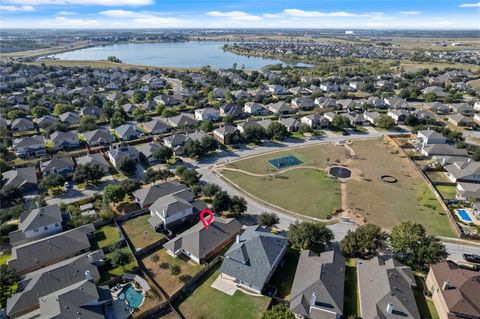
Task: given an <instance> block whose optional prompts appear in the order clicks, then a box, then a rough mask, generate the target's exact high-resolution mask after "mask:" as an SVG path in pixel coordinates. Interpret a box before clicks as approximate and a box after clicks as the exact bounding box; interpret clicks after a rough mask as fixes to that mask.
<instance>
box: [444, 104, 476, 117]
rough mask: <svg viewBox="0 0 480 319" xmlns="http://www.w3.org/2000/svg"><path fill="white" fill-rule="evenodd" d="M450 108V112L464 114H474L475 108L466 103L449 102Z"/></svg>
mask: <svg viewBox="0 0 480 319" xmlns="http://www.w3.org/2000/svg"><path fill="white" fill-rule="evenodd" d="M450 108H451V109H452V112H454V113H459V114H462V115H464V116H473V114H475V109H474V108H473V106H471V105H468V104H467V103H455V104H450Z"/></svg>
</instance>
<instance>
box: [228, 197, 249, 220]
mask: <svg viewBox="0 0 480 319" xmlns="http://www.w3.org/2000/svg"><path fill="white" fill-rule="evenodd" d="M228 210H229V211H230V212H231V213H233V214H234V215H235V216H237V217H238V216H240V215H242V214H243V213H245V211H246V210H247V201H246V200H245V198H243V197H239V196H233V197H232V199H231V200H230V205H229V207H228Z"/></svg>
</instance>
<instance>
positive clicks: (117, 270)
mask: <svg viewBox="0 0 480 319" xmlns="http://www.w3.org/2000/svg"><path fill="white" fill-rule="evenodd" d="M121 250H122V251H125V252H127V253H129V254H130V262H129V263H128V264H126V265H124V266H119V267H113V266H111V265H109V264H106V265H105V266H102V267H100V268H99V271H100V277H101V279H100V281H101V282H104V281H106V280H110V279H113V278H115V277H120V276H122V275H123V274H125V273H128V272H130V271H132V269H134V268H136V267H137V263H136V261H135V258H134V257H133V255H132V254H131V253H130V250H129V249H128V247H124V248H122V249H121ZM112 255H113V252H111V253H108V254H107V255H106V257H107V259H111V258H112Z"/></svg>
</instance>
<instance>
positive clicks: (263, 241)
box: [220, 226, 288, 288]
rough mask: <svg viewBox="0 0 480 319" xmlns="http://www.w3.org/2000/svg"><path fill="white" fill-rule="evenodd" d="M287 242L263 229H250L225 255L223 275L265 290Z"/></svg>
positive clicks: (221, 269) (252, 227) (222, 268)
mask: <svg viewBox="0 0 480 319" xmlns="http://www.w3.org/2000/svg"><path fill="white" fill-rule="evenodd" d="M287 242H288V240H287V238H285V237H282V236H279V235H275V234H272V233H271V232H270V231H268V229H264V228H262V227H260V226H250V227H247V229H246V231H245V232H244V233H243V234H242V235H240V241H239V242H235V243H234V244H233V245H232V246H231V247H230V249H229V250H228V251H227V252H226V254H225V259H224V261H223V263H222V266H221V267H220V271H221V272H222V273H225V274H227V275H230V276H232V277H235V278H237V279H238V280H241V281H242V282H245V283H248V284H250V285H252V286H254V287H258V288H262V287H263V285H264V284H265V282H266V280H267V279H268V277H269V275H270V273H271V272H272V271H273V270H274V268H275V267H276V262H277V263H278V258H279V257H280V255H281V254H282V252H284V251H285V249H286V247H287Z"/></svg>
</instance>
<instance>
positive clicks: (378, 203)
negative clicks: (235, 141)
mask: <svg viewBox="0 0 480 319" xmlns="http://www.w3.org/2000/svg"><path fill="white" fill-rule="evenodd" d="M289 155H293V156H295V157H296V158H298V159H300V160H301V161H302V162H303V163H300V164H298V165H295V166H291V167H288V168H286V169H283V170H278V169H276V168H275V167H274V166H273V165H271V164H270V163H268V161H269V160H274V159H276V158H281V157H285V156H289ZM338 164H341V165H344V166H346V167H348V168H349V169H351V170H352V172H353V174H352V177H351V178H349V179H346V180H344V181H342V182H340V181H338V180H337V179H334V178H332V177H330V176H329V175H328V174H326V173H325V169H326V168H327V167H329V166H332V165H338ZM217 171H218V172H219V173H220V174H222V175H223V177H224V178H225V179H226V180H227V181H229V182H231V183H232V184H234V185H236V186H237V187H239V188H241V189H242V190H243V191H245V192H246V193H249V194H250V195H251V196H253V197H256V198H258V199H259V200H261V201H264V202H266V203H268V204H270V205H271V206H276V207H279V208H281V209H283V210H284V211H286V212H287V213H288V212H293V213H296V214H301V215H306V216H310V217H315V218H319V219H325V218H328V217H329V215H330V214H331V213H332V212H333V211H334V210H335V209H338V208H343V209H345V210H346V211H345V214H347V215H348V216H351V217H352V218H354V219H356V220H363V221H364V222H368V223H374V224H377V225H380V226H381V227H383V228H384V229H391V228H392V227H393V226H394V225H395V224H398V223H400V222H402V221H404V220H411V221H415V222H419V223H421V224H423V225H424V226H425V228H426V229H427V231H428V232H429V233H431V234H436V235H441V236H451V237H452V236H455V234H454V232H453V230H452V227H451V225H450V222H449V220H448V216H447V213H446V212H445V211H444V210H443V208H442V206H441V205H440V202H439V200H438V199H437V198H436V197H435V195H434V193H433V191H432V190H431V189H430V188H429V186H428V184H427V181H426V180H425V179H424V177H423V176H422V175H421V174H420V172H419V171H417V169H416V167H415V166H414V164H413V163H411V162H410V160H409V159H408V158H407V156H406V155H404V154H403V153H402V152H401V150H400V148H399V147H398V146H397V145H396V144H394V142H392V141H389V140H387V139H365V140H355V141H353V142H348V143H347V145H345V146H342V145H333V144H327V143H325V144H317V145H313V146H306V147H301V148H292V149H290V150H282V151H280V152H270V153H267V154H261V155H259V156H254V157H249V158H245V159H241V160H238V161H233V162H230V163H228V164H226V165H224V166H220V167H219V168H218V169H217ZM385 176H388V177H389V178H390V179H391V180H390V182H389V181H388V180H386V179H385ZM391 177H393V178H391ZM392 180H393V181H392Z"/></svg>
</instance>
